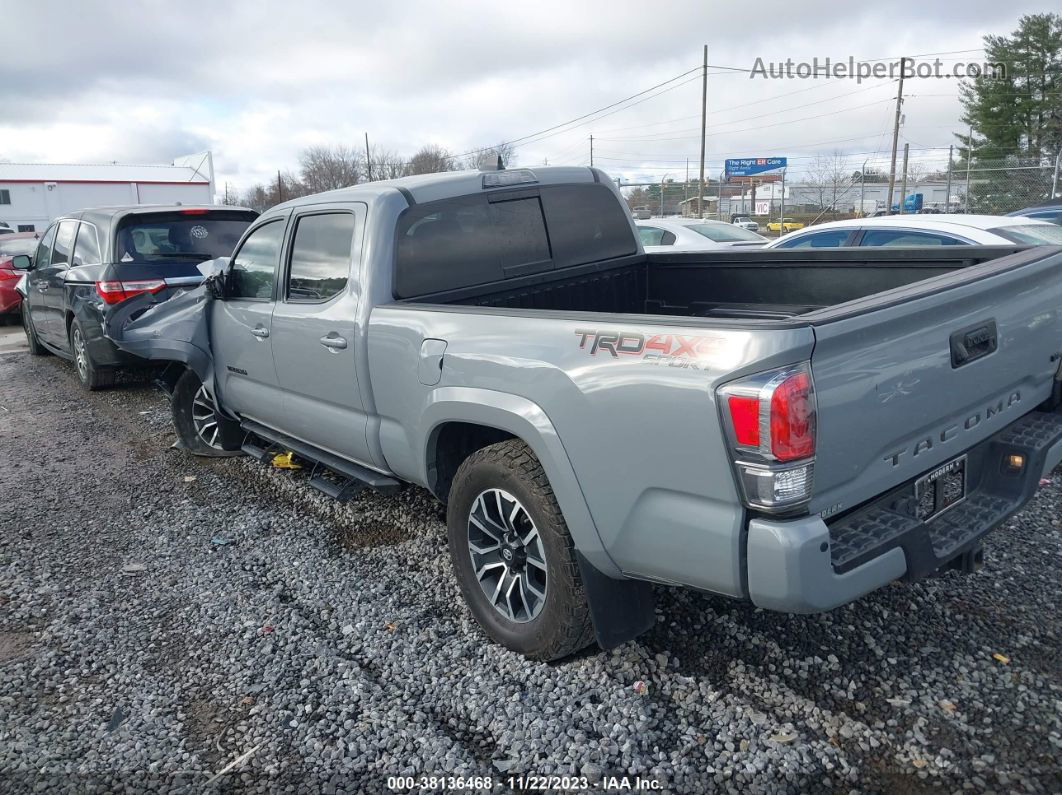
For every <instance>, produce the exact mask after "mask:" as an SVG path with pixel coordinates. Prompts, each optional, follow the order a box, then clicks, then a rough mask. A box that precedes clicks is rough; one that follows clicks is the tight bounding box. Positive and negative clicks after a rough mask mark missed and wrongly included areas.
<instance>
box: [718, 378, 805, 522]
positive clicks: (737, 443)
mask: <svg viewBox="0 0 1062 795" xmlns="http://www.w3.org/2000/svg"><path fill="white" fill-rule="evenodd" d="M719 399H720V405H721V406H722V407H723V424H724V425H725V426H726V429H727V436H728V440H729V442H730V447H731V451H732V455H733V459H734V466H735V468H736V469H737V473H738V479H739V481H740V483H741V488H742V491H743V493H744V497H745V502H746V503H747V504H748V505H749V507H752V508H758V509H760V510H764V511H780V510H788V509H791V508H793V507H794V506H797V505H800V504H801V503H804V502H807V501H808V500H809V499H811V489H812V485H813V482H814V473H815V459H814V456H815V422H816V408H815V388H814V384H813V383H812V380H811V368H810V367H809V366H808V365H807V364H800V365H796V366H793V367H784V368H781V369H779V370H770V371H768V372H766V373H758V374H756V375H754V376H751V377H749V378H743V379H741V380H740V381H734V382H732V383H729V384H726V385H725V386H723V387H720V389H719Z"/></svg>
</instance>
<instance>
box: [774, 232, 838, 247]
mask: <svg viewBox="0 0 1062 795" xmlns="http://www.w3.org/2000/svg"><path fill="white" fill-rule="evenodd" d="M851 233H852V230H850V229H833V230H830V231H829V232H813V233H812V234H810V235H803V236H801V237H797V238H793V239H791V240H788V241H786V242H784V243H779V244H778V248H836V247H837V246H843V245H844V244H845V242H846V241H847V240H848V237H849V235H851Z"/></svg>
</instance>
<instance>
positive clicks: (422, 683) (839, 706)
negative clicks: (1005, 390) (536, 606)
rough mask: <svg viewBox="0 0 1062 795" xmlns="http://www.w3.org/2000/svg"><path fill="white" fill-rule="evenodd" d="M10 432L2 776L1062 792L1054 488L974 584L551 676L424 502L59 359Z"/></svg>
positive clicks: (0, 560)
mask: <svg viewBox="0 0 1062 795" xmlns="http://www.w3.org/2000/svg"><path fill="white" fill-rule="evenodd" d="M0 440H2V442H0V444H2V449H3V452H4V460H5V465H6V478H5V480H6V486H7V488H6V490H5V491H6V493H5V504H4V508H3V514H2V518H0V525H2V531H0V790H3V789H5V788H6V789H8V790H10V791H20V792H24V791H49V792H51V791H101V792H102V791H114V790H118V789H123V788H124V789H125V790H127V791H142V790H148V789H151V790H153V791H158V790H171V791H183V790H186V789H197V790H203V789H205V788H209V789H216V790H220V791H237V790H240V791H242V790H258V791H276V790H283V791H291V792H295V791H326V792H333V791H346V792H380V791H386V788H387V776H389V775H395V774H407V775H420V774H443V775H445V774H465V775H474V774H480V775H492V776H494V777H495V778H496V779H498V780H502V779H503V778H504V777H506V776H508V775H510V774H512V775H517V774H523V775H530V774H569V775H570V774H575V775H585V776H587V777H589V778H590V779H591V780H592V781H593V782H598V781H600V779H601V777H602V776H603V775H613V774H615V775H625V774H626V775H641V776H643V777H648V778H653V779H655V780H656V781H658V782H661V783H662V784H663V786H664V788H665V789H666V790H667V791H671V792H683V793H696V792H705V791H735V792H737V791H741V792H763V793H779V792H814V791H831V792H832V791H841V792H848V791H853V790H854V791H861V792H880V791H913V792H922V791H926V792H928V791H934V792H936V791H943V792H961V791H978V792H980V791H992V790H994V791H998V792H1007V791H1018V792H1058V791H1060V790H1062V774H1060V761H1059V760H1060V758H1062V687H1060V684H1062V677H1060V666H1059V632H1060V630H1059V601H1060V600H1059V595H1060V586H1059V579H1058V574H1057V572H1058V566H1059V555H1060V544H1059V533H1058V530H1059V527H1060V526H1062V522H1060V520H1059V517H1060V511H1059V508H1060V505H1062V489H1060V487H1059V476H1060V474H1062V473H1059V472H1056V473H1055V476H1054V480H1055V482H1054V483H1052V484H1051V485H1048V486H1046V487H1045V488H1043V489H1041V492H1040V494H1039V495H1038V497H1037V498H1036V500H1035V502H1034V503H1033V504H1032V505H1031V506H1030V507H1029V508H1028V509H1027V510H1026V511H1025V512H1023V513H1022V514H1021V515H1019V516H1018V517H1017V518H1016V519H1015V520H1014V521H1012V522H1010V523H1008V524H1007V526H1006V527H1005V528H1002V529H1000V530H998V531H996V533H995V534H994V535H993V536H991V537H990V540H989V543H988V554H987V565H986V567H985V569H984V570H983V571H982V572H980V573H978V574H976V575H973V576H968V577H960V576H959V575H957V574H949V575H947V576H944V577H940V578H937V579H933V580H929V581H926V582H923V583H920V584H918V585H913V586H911V585H902V586H901V585H897V586H894V587H889V588H885V589H883V591H881V592H879V593H877V594H873V595H872V596H870V597H868V598H865V599H863V600H862V601H860V602H859V603H857V604H855V605H851V606H848V607H845V608H842V609H840V610H837V611H835V612H833V613H830V614H827V615H819V616H785V615H777V614H772V613H767V612H763V611H760V610H757V609H755V608H753V607H751V606H749V605H746V604H740V603H735V602H731V601H728V600H724V599H721V598H716V597H712V596H706V595H702V594H697V593H691V592H684V591H671V590H661V591H660V593H659V603H660V613H661V620H660V621H659V623H658V625H657V627H656V628H655V629H654V630H653V631H652V632H650V633H649V634H648V635H646V636H644V637H642V638H640V639H639V640H638V641H636V642H633V643H629V644H626V645H625V646H623V647H621V648H620V649H617V650H615V651H613V652H611V653H600V652H596V651H589V652H587V653H585V654H583V655H580V656H579V657H577V658H575V659H571V660H568V661H565V662H562V663H560V664H554V665H546V664H540V663H530V662H527V661H525V660H524V659H523V658H521V657H519V656H517V655H515V654H513V653H511V652H509V651H507V650H505V649H502V648H500V647H497V646H494V645H492V644H490V643H489V642H488V641H487V640H486V639H485V637H484V636H483V634H482V633H481V632H480V631H479V629H478V628H477V626H476V625H475V624H474V622H473V621H472V620H471V618H470V616H469V614H468V613H467V611H466V610H465V608H464V606H463V604H462V602H461V599H460V595H459V592H458V588H457V586H456V584H455V583H454V581H453V577H452V572H451V566H450V562H449V560H448V558H447V555H446V542H445V533H444V527H443V523H442V521H441V511H440V506H439V505H438V504H437V503H435V502H434V501H433V500H432V499H431V498H430V496H428V495H427V494H426V493H424V492H423V491H420V490H417V489H410V490H407V491H405V492H403V493H402V494H401V495H399V496H397V497H392V498H383V497H379V496H376V495H373V494H366V495H364V496H362V497H360V498H359V499H356V500H355V501H353V502H351V503H348V504H346V505H340V504H337V503H334V502H331V501H329V500H328V499H327V498H325V497H323V496H322V495H319V494H318V493H317V492H315V491H313V490H312V489H310V488H309V487H307V486H306V485H305V483H304V482H302V481H303V479H304V476H302V475H300V474H298V473H296V474H292V473H289V472H282V471H277V470H271V469H268V468H266V467H264V466H262V465H260V464H258V463H255V462H251V461H249V460H247V459H225V460H216V461H203V460H199V459H193V458H191V457H189V456H188V455H186V454H185V453H183V452H180V451H176V450H171V449H169V445H170V443H171V442H172V441H173V435H172V432H171V428H170V421H169V414H168V405H167V403H166V402H165V400H164V398H162V397H161V395H160V394H159V393H157V392H156V391H154V390H153V389H151V388H150V387H148V386H147V384H146V383H145V381H144V380H143V379H140V380H137V379H133V378H128V379H126V380H125V381H124V382H123V383H122V384H120V386H119V388H118V389H116V390H114V391H111V392H105V393H99V394H94V395H85V394H84V393H82V392H81V391H80V390H79V388H78V386H77V384H76V380H75V376H74V374H73V370H72V368H71V367H70V366H69V365H68V364H66V363H64V362H61V361H59V360H57V359H55V358H52V357H48V358H43V359H35V358H31V357H29V356H28V355H25V354H9V355H4V356H0ZM993 654H1000V655H1004V660H1006V661H1005V662H1004V661H1000V660H998V659H996V658H994V657H993ZM248 752H252V753H250V755H249V756H246V758H245V759H244V760H243V761H242V762H240V763H239V764H237V765H235V766H234V767H233V768H232V769H231V771H230V772H228V773H226V774H225V775H223V776H221V777H220V778H218V779H216V780H214V781H211V779H212V777H213V776H214V774H216V773H217V772H219V771H221V770H222V769H223V768H225V767H226V766H227V765H230V763H232V762H234V761H235V760H238V759H240V758H241V756H244V755H246V754H247V753H248ZM5 782H6V784H5ZM208 782H210V783H209V787H207V786H206V785H207V784H208ZM503 789H508V786H507V785H503V784H498V785H497V786H496V790H495V791H502V790H503Z"/></svg>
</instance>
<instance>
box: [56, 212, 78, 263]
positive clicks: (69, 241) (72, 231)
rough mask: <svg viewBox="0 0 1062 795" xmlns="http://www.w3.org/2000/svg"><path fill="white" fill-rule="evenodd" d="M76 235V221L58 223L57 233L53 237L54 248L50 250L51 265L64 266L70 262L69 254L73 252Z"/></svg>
mask: <svg viewBox="0 0 1062 795" xmlns="http://www.w3.org/2000/svg"><path fill="white" fill-rule="evenodd" d="M76 234H77V221H72V220H70V221H60V222H59V232H58V233H57V234H56V235H55V248H53V249H52V261H51V264H52V265H66V264H68V263H69V262H70V252H71V251H73V248H74V235H76Z"/></svg>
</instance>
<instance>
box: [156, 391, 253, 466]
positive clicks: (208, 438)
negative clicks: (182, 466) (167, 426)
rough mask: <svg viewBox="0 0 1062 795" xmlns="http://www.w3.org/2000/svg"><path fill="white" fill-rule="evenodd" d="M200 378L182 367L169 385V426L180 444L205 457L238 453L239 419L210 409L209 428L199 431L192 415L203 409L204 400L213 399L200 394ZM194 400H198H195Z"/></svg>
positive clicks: (210, 401) (239, 453)
mask: <svg viewBox="0 0 1062 795" xmlns="http://www.w3.org/2000/svg"><path fill="white" fill-rule="evenodd" d="M202 387H203V382H202V381H201V380H199V376H198V375H196V374H195V371H194V370H185V371H184V373H182V374H181V377H180V378H178V379H177V383H176V385H175V386H174V388H173V396H172V398H171V400H170V409H171V411H172V412H173V426H174V428H176V430H177V438H178V439H180V441H181V446H183V447H184V448H185V449H187V450H188V451H189V452H191V453H193V454H194V455H199V456H206V457H209V458H223V457H229V456H234V455H241V451H240V445H241V442H242V440H243V433H242V432H241V430H240V426H239V423H237V422H235V421H234V420H230V419H228V418H227V417H223V416H221V415H220V414H219V413H218V412H217V411H216V410H215V411H214V420H213V421H214V422H215V423H217V424H216V426H214V427H213V428H211V429H209V430H207V431H204V433H201V432H200V430H201V427H202V426H198V427H197V420H196V415H197V414H201V413H202V411H203V409H204V401H206V402H208V403H209V404H210V405H213V403H214V399H213V396H211V395H210V394H209V392H208V393H206V394H205V395H201V394H200V390H201V389H202ZM197 401H198V402H197Z"/></svg>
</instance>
